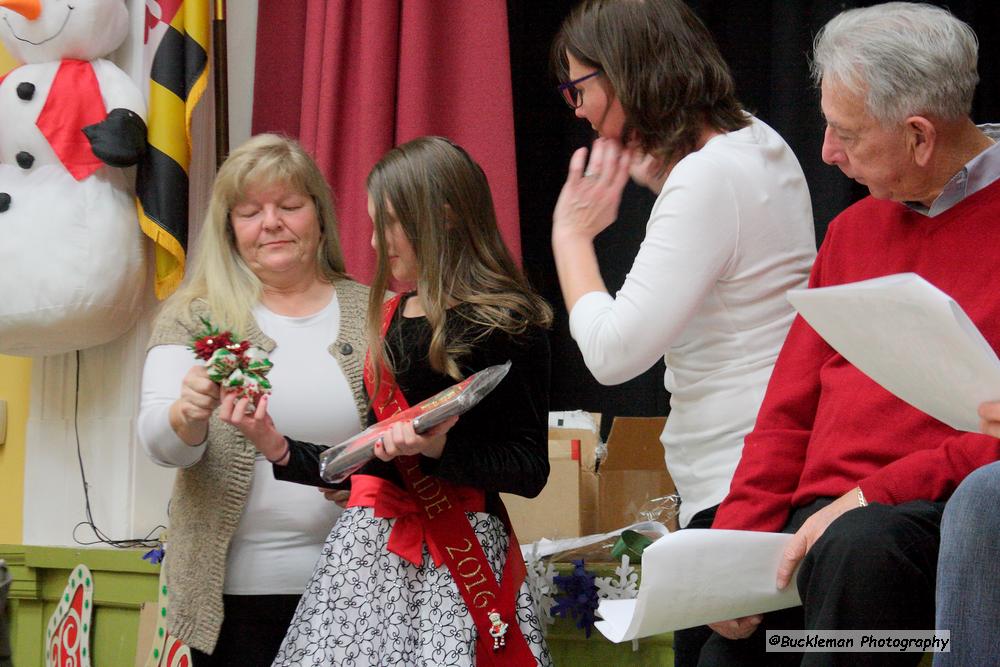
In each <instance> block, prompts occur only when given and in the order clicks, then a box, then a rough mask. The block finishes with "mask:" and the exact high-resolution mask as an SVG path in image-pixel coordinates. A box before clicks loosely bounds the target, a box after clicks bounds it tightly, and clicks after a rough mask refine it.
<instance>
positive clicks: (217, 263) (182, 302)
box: [163, 134, 346, 335]
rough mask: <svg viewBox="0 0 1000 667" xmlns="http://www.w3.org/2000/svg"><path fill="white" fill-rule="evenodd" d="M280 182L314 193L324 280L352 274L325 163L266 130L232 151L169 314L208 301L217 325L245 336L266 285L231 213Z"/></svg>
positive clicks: (167, 309) (166, 306) (320, 271)
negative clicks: (254, 192) (243, 248)
mask: <svg viewBox="0 0 1000 667" xmlns="http://www.w3.org/2000/svg"><path fill="white" fill-rule="evenodd" d="M276 183H281V184H284V185H287V186H289V187H292V188H295V189H296V190H299V191H300V192H302V193H304V194H306V195H308V196H309V197H311V198H312V200H313V203H314V204H315V206H316V217H317V218H318V219H319V226H320V232H321V234H322V241H321V243H320V244H319V247H318V249H317V252H316V254H317V257H316V268H317V272H318V274H319V277H320V279H321V280H325V281H328V282H333V281H334V280H337V279H339V278H344V277H346V272H345V268H344V256H343V253H342V251H341V249H340V238H339V236H338V234H337V216H336V214H335V213H334V209H333V197H332V195H331V193H330V186H329V185H328V184H327V182H326V179H324V178H323V174H322V173H321V172H320V170H319V167H317V166H316V163H315V162H314V161H313V159H312V158H311V157H310V156H309V154H308V153H306V152H305V150H304V149H303V148H302V146H300V145H299V144H298V143H297V142H295V141H293V140H292V139H288V138H287V137H282V136H279V135H276V134H260V135H257V136H255V137H252V138H251V139H250V140H249V141H247V142H246V143H244V144H243V145H242V146H240V147H239V148H237V149H236V150H234V151H233V152H232V153H230V154H229V157H227V158H226V161H225V162H223V163H222V166H221V167H220V168H219V173H218V174H216V177H215V183H214V184H213V186H212V197H211V199H210V201H209V205H208V212H207V213H206V215H205V221H204V224H203V225H202V228H201V233H200V234H199V236H198V244H199V249H198V253H197V254H196V255H195V257H194V259H193V261H192V262H191V273H190V277H189V279H188V282H187V283H186V284H185V285H184V286H183V287H181V288H180V289H179V290H177V292H175V293H174V294H173V295H172V296H171V297H170V299H168V300H167V302H166V303H164V306H163V309H164V312H165V313H169V314H171V315H174V316H176V317H183V315H184V313H186V312H187V311H188V309H189V308H190V304H191V302H192V301H194V300H196V299H204V300H205V301H207V302H208V306H209V311H210V312H211V314H212V322H213V324H215V325H216V326H218V327H220V328H223V329H230V330H232V331H234V332H236V333H237V334H238V335H245V332H246V328H247V326H248V325H249V323H250V321H251V319H252V316H251V311H252V309H253V307H254V306H255V305H257V303H258V302H259V301H260V296H261V291H262V285H261V282H260V279H259V278H258V277H257V276H256V275H255V274H254V272H253V271H252V270H251V269H250V267H249V266H247V263H246V262H245V261H243V258H242V257H241V256H240V254H239V251H238V250H237V249H236V237H235V235H234V234H233V228H232V225H231V224H230V221H229V214H230V212H231V211H232V208H233V206H235V205H236V204H237V203H239V201H240V199H241V198H242V197H243V196H244V195H245V193H246V192H247V190H249V189H250V188H252V187H260V186H269V185H272V184H276Z"/></svg>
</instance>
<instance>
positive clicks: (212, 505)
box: [148, 279, 368, 653]
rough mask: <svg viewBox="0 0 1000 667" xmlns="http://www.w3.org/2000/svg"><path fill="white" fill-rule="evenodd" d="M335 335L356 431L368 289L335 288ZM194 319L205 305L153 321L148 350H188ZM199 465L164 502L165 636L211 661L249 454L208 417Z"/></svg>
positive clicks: (262, 340)
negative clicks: (166, 525) (337, 325)
mask: <svg viewBox="0 0 1000 667" xmlns="http://www.w3.org/2000/svg"><path fill="white" fill-rule="evenodd" d="M335 288H336V290H337V300H338V303H339V306H340V331H339V333H338V335H337V340H335V341H334V342H333V343H332V344H331V345H330V346H329V347H328V348H327V351H328V352H329V353H330V354H331V355H333V356H334V357H335V358H336V360H337V363H338V364H340V367H341V369H342V370H343V372H344V375H345V376H346V377H347V380H348V382H349V383H350V386H351V389H352V390H353V392H354V402H355V406H356V407H357V410H358V417H359V419H360V421H361V424H362V425H364V424H365V423H366V422H367V414H368V408H367V403H366V400H365V395H364V390H363V380H362V370H363V365H364V358H365V351H366V349H367V347H366V346H367V343H366V340H365V336H364V322H365V309H366V306H367V301H368V288H367V287H365V286H363V285H360V284H358V283H356V282H353V281H350V280H346V279H344V280H340V281H338V282H336V283H335ZM199 317H206V318H208V319H209V320H211V317H210V314H209V312H208V304H207V303H205V302H204V301H200V300H199V301H194V302H193V303H192V304H191V309H190V313H189V317H186V318H183V319H169V318H164V317H161V318H159V319H158V320H157V321H156V323H155V324H154V328H153V335H152V336H151V337H150V341H149V346H148V347H149V348H152V347H154V346H156V345H188V344H190V342H191V339H192V337H193V336H195V335H196V332H198V331H200V330H202V329H203V328H204V327H203V324H202V323H201V321H200V319H199ZM246 338H247V339H248V340H249V341H250V342H251V343H252V344H253V345H255V346H256V347H259V348H261V349H262V350H264V351H265V352H268V353H270V352H271V351H272V350H273V349H274V348H275V342H274V341H273V340H271V339H270V338H268V337H267V336H265V335H264V334H263V333H262V332H261V330H260V329H259V328H258V326H257V323H256V322H253V321H251V323H250V325H249V330H248V331H247V332H246ZM207 443H208V444H207V446H206V448H205V453H204V455H203V456H202V457H201V459H200V460H199V461H198V462H197V463H195V464H194V465H192V466H190V467H188V468H180V469H178V470H177V477H176V479H175V481H174V489H173V495H172V497H171V500H170V508H169V512H168V514H169V519H170V528H169V531H168V533H167V539H168V544H167V547H166V560H165V561H164V566H165V567H166V568H167V572H166V574H167V590H168V598H169V603H168V606H167V629H168V630H169V631H170V633H171V634H173V635H174V636H176V637H177V638H179V639H180V640H181V641H183V642H184V643H185V644H187V645H188V646H191V647H193V648H196V649H198V650H199V651H203V652H205V653H211V652H212V651H213V649H214V648H215V643H216V641H217V640H218V638H219V630H220V628H221V627H222V615H223V612H222V587H223V581H224V579H225V576H226V554H227V552H228V550H229V541H230V540H231V539H232V536H233V533H234V532H235V531H236V526H237V524H238V523H239V520H240V515H241V514H242V513H243V508H244V507H245V506H246V502H247V496H248V494H249V491H250V480H251V478H252V477H253V470H254V458H255V455H256V449H254V446H253V445H252V444H251V443H250V442H249V441H248V440H246V439H245V438H244V437H243V436H242V434H240V433H239V431H237V430H236V429H235V428H234V427H232V426H230V425H228V424H225V423H223V422H221V421H220V420H219V418H218V416H217V415H212V417H211V419H210V420H209V426H208V440H207Z"/></svg>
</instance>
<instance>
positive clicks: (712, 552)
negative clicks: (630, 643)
mask: <svg viewBox="0 0 1000 667" xmlns="http://www.w3.org/2000/svg"><path fill="white" fill-rule="evenodd" d="M791 539H792V536H791V535H785V534H783V533H762V532H757V531H750V530H715V529H707V528H691V529H688V530H679V531H677V532H674V533H670V534H669V535H665V536H664V537H661V538H660V539H658V540H656V541H655V542H653V544H651V545H650V546H649V547H648V548H647V549H646V550H645V551H643V552H642V581H641V583H640V585H639V595H638V597H636V598H635V599H634V600H602V601H601V603H600V605H599V606H598V608H597V613H598V614H600V616H601V619H602V620H600V621H597V623H595V624H594V627H596V628H597V629H598V630H599V631H600V632H601V634H603V635H604V636H605V637H607V638H608V639H609V640H611V641H613V642H623V641H627V640H629V639H637V638H640V637H648V636H650V635H655V634H659V633H661V632H668V631H670V630H680V629H682V628H691V627H694V626H696V625H704V624H705V623H714V622H716V621H727V620H729V619H733V618H741V617H743V616H749V615H751V614H762V613H766V612H769V611H775V610H778V609H785V608H787V607H796V606H798V605H799V604H801V601H800V599H799V592H798V589H797V588H796V587H795V577H794V576H793V577H792V583H791V584H790V585H788V586H786V587H785V588H784V589H781V590H778V587H777V583H776V579H777V577H778V565H779V564H780V563H781V557H782V554H783V553H784V550H785V548H786V547H787V546H788V543H789V542H790V541H791Z"/></svg>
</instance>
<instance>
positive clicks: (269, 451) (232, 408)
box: [219, 390, 288, 465]
mask: <svg viewBox="0 0 1000 667" xmlns="http://www.w3.org/2000/svg"><path fill="white" fill-rule="evenodd" d="M267 401H268V395H267V394H264V395H263V396H261V397H260V398H259V399H258V400H257V405H256V407H254V406H253V405H252V404H251V403H250V399H249V398H247V397H245V396H244V397H242V398H240V397H239V392H238V391H236V390H231V391H225V392H223V394H222V404H221V406H220V407H219V419H221V420H222V421H224V422H225V423H227V424H231V425H232V426H235V427H236V429H237V430H239V432H240V433H242V434H243V435H244V436H245V437H246V439H247V440H249V441H250V442H252V443H253V446H254V447H256V448H257V451H259V452H260V453H261V454H263V455H264V458H266V459H267V460H268V461H270V462H271V463H279V464H282V465H283V464H285V463H286V460H285V458H286V457H285V455H286V454H288V442H287V441H286V440H285V436H283V435H281V434H280V433H278V430H277V429H276V428H274V421H273V420H272V419H271V415H269V414H268V413H267ZM248 409H249V410H250V411H249V412H247V410H248Z"/></svg>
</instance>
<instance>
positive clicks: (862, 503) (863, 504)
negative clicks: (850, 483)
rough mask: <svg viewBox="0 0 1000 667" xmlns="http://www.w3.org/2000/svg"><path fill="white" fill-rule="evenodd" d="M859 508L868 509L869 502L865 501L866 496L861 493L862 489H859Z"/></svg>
mask: <svg viewBox="0 0 1000 667" xmlns="http://www.w3.org/2000/svg"><path fill="white" fill-rule="evenodd" d="M858 507H868V501H867V500H865V494H864V493H862V492H861V487H860V486H859V487H858Z"/></svg>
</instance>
